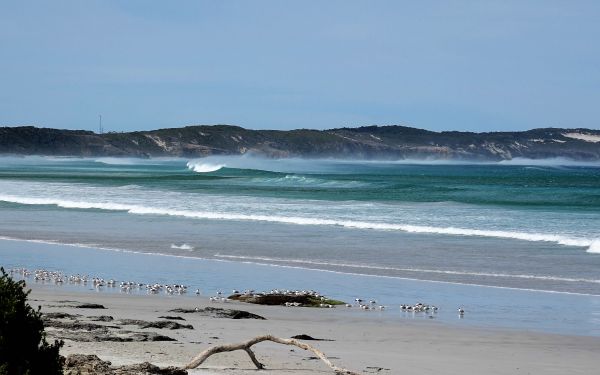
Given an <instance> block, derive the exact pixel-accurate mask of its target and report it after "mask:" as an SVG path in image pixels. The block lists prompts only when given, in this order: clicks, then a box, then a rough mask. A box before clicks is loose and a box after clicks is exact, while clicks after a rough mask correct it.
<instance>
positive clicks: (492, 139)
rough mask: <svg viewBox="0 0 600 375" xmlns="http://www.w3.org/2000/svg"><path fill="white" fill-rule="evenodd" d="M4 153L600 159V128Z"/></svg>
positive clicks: (7, 142)
mask: <svg viewBox="0 0 600 375" xmlns="http://www.w3.org/2000/svg"><path fill="white" fill-rule="evenodd" d="M0 154H4V155H53V156H80V157H83V156H116V157H119V156H122V157H144V158H148V157H161V156H177V157H203V156H210V155H244V154H252V155H259V156H264V157H270V158H289V157H301V158H354V159H386V160H399V159H425V160H473V161H500V160H510V159H514V158H529V159H546V158H567V159H572V160H577V161H598V160H600V130H593V129H583V128H573V129H569V128H540V129H532V130H527V131H518V132H506V131H498V132H483V133H475V132H463V131H440V132H436V131H430V130H425V129H418V128H413V127H408V126H400V125H387V126H376V125H371V126H362V127H356V128H347V127H344V128H334V129H327V130H313V129H295V130H251V129H245V128H242V127H239V126H234V125H192V126H184V127H179V128H165V129H157V130H150V131H132V132H123V133H116V132H109V133H103V134H98V133H94V132H92V131H87V130H65V129H52V128H38V127H34V126H17V127H0Z"/></svg>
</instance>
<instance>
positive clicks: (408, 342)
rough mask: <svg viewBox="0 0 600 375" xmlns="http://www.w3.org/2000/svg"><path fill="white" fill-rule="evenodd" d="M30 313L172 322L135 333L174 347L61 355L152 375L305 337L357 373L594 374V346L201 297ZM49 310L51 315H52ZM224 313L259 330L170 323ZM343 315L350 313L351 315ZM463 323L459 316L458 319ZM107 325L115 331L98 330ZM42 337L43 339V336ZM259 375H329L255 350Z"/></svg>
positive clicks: (292, 351)
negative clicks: (228, 348)
mask: <svg viewBox="0 0 600 375" xmlns="http://www.w3.org/2000/svg"><path fill="white" fill-rule="evenodd" d="M32 288H33V290H32V293H31V295H30V299H31V303H32V305H41V306H42V311H43V312H58V311H60V312H67V313H71V314H81V315H83V317H82V319H85V316H96V315H110V316H112V317H114V318H115V320H118V319H141V320H147V321H157V320H161V319H158V317H159V316H162V315H178V316H182V317H184V318H185V319H186V321H185V322H184V321H181V322H180V323H185V324H191V325H193V326H194V328H195V329H193V330H189V329H180V330H169V329H145V330H143V329H139V328H135V327H127V329H131V330H136V331H154V332H157V333H161V334H164V335H167V336H170V337H172V338H175V339H176V340H177V341H174V342H74V341H68V340H67V341H66V342H65V346H64V347H63V349H62V354H63V355H68V354H72V353H83V354H96V355H98V356H99V357H100V358H101V359H103V360H109V361H111V362H113V364H114V365H121V364H131V363H139V362H143V361H149V362H152V363H153V364H156V365H159V366H167V365H171V366H182V365H184V364H185V363H187V362H188V361H189V360H190V359H191V358H192V357H194V356H195V355H196V354H197V353H199V352H200V351H202V350H204V349H206V348H207V347H209V346H211V345H216V344H225V343H234V342H241V341H245V340H247V339H249V338H251V337H254V336H257V335H262V334H266V333H270V334H273V335H275V336H279V337H283V338H289V337H291V336H294V335H298V334H308V335H310V336H313V337H315V338H322V339H329V340H332V341H307V342H308V343H309V344H311V345H313V346H315V347H317V348H319V349H320V350H322V351H323V352H325V354H326V355H327V356H329V357H330V359H331V360H332V362H333V363H335V364H336V365H338V366H340V367H345V368H348V369H351V370H354V371H356V372H359V373H379V374H401V373H406V372H409V373H418V374H448V375H451V374H460V375H464V374H544V375H549V374H560V375H563V374H567V373H568V374H571V375H572V374H586V375H589V374H597V373H598V371H600V370H598V368H599V367H600V356H599V353H600V338H597V337H581V336H566V335H554V334H545V333H537V332H535V333H533V332H518V331H510V330H494V329H477V328H464V327H459V326H450V325H444V324H441V323H438V322H435V321H433V320H431V321H427V320H423V321H415V320H409V319H398V320H393V319H389V317H382V316H380V314H379V313H378V312H365V311H359V310H358V309H354V311H349V310H346V309H345V308H343V307H341V308H336V309H316V308H286V307H280V306H257V305H250V304H244V303H234V302H228V303H211V302H209V301H208V299H207V298H202V297H195V296H194V297H192V296H188V297H180V296H176V297H164V296H145V295H125V294H114V293H96V292H91V291H90V292H70V291H65V290H62V289H60V288H54V287H47V286H36V285H33V286H32ZM59 301H76V302H78V303H98V304H102V305H104V306H105V307H106V309H104V310H93V309H79V308H74V307H66V306H65V305H72V304H74V303H75V302H59ZM53 306H54V307H53ZM206 306H212V307H223V308H233V309H240V310H246V311H249V312H252V313H255V314H258V315H261V316H264V317H265V318H267V320H255V319H243V320H232V319H224V318H214V317H208V316H200V315H199V314H178V313H172V312H168V310H170V309H173V308H178V307H183V308H195V307H206ZM350 310H352V309H350ZM466 319H468V316H467V317H466ZM102 324H113V325H114V323H111V322H109V323H102ZM50 331H51V329H50ZM254 351H255V353H256V354H257V357H258V359H259V360H260V361H261V362H262V363H264V364H265V365H266V367H267V371H266V372H264V373H266V374H298V375H300V374H321V373H323V374H331V373H332V372H331V370H330V369H329V368H328V367H327V366H325V364H324V363H322V362H321V361H319V360H316V359H311V358H310V357H311V354H312V353H309V352H306V351H303V350H301V349H299V348H296V347H288V346H283V345H279V344H273V343H261V344H258V345H257V346H255V347H254ZM189 373H190V374H257V370H255V369H254V366H253V365H252V363H251V362H250V360H249V358H248V357H247V355H246V354H245V353H243V352H239V351H238V352H232V353H222V354H217V355H215V356H213V357H211V358H209V360H208V361H207V362H205V363H204V364H203V365H202V366H201V368H200V369H195V370H191V371H190V372H189Z"/></svg>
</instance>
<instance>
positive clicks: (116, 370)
mask: <svg viewBox="0 0 600 375" xmlns="http://www.w3.org/2000/svg"><path fill="white" fill-rule="evenodd" d="M64 374H65V375H187V371H185V370H182V369H179V368H177V367H165V368H160V367H158V366H155V365H153V364H151V363H148V362H144V363H140V364H135V365H127V366H119V367H113V366H111V363H110V362H109V361H103V360H101V359H100V358H98V357H97V356H95V355H85V354H72V355H70V356H68V357H67V359H66V360H65V365H64Z"/></svg>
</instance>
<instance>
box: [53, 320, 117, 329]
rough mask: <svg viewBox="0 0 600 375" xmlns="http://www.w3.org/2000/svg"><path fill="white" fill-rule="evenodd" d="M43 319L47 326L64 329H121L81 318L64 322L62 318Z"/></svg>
mask: <svg viewBox="0 0 600 375" xmlns="http://www.w3.org/2000/svg"><path fill="white" fill-rule="evenodd" d="M43 321H44V326H46V327H52V328H62V329H68V330H83V331H94V330H102V331H107V330H108V328H114V329H120V327H117V326H103V325H100V324H95V323H87V322H81V321H79V320H75V321H67V322H64V321H60V320H53V319H43Z"/></svg>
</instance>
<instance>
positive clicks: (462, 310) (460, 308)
mask: <svg viewBox="0 0 600 375" xmlns="http://www.w3.org/2000/svg"><path fill="white" fill-rule="evenodd" d="M458 313H459V314H460V315H465V310H464V309H463V308H462V307H459V308H458Z"/></svg>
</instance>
